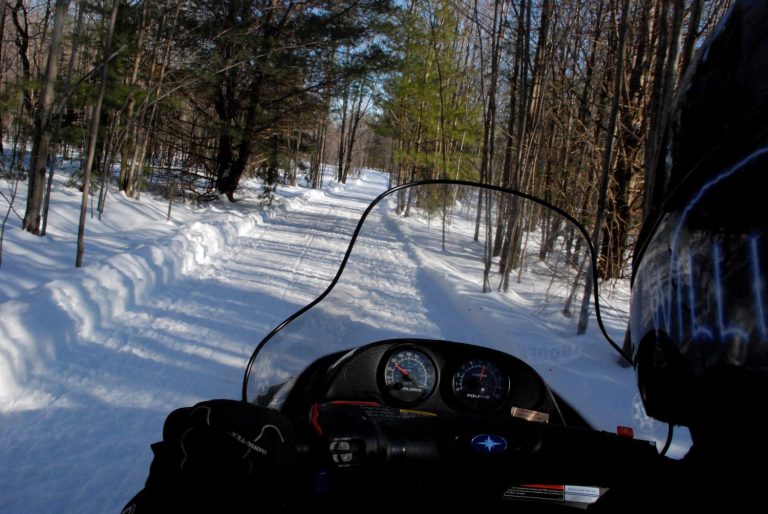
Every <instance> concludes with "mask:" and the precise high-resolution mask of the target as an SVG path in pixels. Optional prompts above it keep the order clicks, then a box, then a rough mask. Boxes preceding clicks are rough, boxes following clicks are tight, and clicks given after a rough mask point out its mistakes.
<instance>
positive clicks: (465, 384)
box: [452, 359, 507, 412]
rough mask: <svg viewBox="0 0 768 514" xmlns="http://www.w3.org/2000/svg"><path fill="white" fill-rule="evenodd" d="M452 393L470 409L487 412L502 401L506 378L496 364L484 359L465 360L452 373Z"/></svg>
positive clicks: (505, 388)
mask: <svg viewBox="0 0 768 514" xmlns="http://www.w3.org/2000/svg"><path fill="white" fill-rule="evenodd" d="M452 386H453V393H454V394H455V395H456V399H457V400H459V402H460V403H461V404H462V405H463V406H465V407H468V408H470V409H472V410H477V411H484V412H488V411H491V410H493V409H496V408H498V407H499V406H500V405H501V404H502V403H503V402H504V395H505V394H506V390H507V379H506V378H505V375H504V373H503V372H502V371H501V370H500V369H499V367H498V366H496V365H495V364H493V363H492V362H489V361H487V360H485V359H473V360H470V361H467V362H465V363H464V364H462V365H461V366H459V368H458V369H457V370H456V373H454V374H453V383H452Z"/></svg>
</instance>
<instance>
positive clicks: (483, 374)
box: [480, 366, 485, 379]
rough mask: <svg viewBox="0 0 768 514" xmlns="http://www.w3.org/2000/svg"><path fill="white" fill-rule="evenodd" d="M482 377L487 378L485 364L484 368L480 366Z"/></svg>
mask: <svg viewBox="0 0 768 514" xmlns="http://www.w3.org/2000/svg"><path fill="white" fill-rule="evenodd" d="M480 378H481V379H483V378H485V366H483V367H482V368H480Z"/></svg>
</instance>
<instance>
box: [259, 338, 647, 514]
mask: <svg viewBox="0 0 768 514" xmlns="http://www.w3.org/2000/svg"><path fill="white" fill-rule="evenodd" d="M289 387H290V389H291V392H290V393H289V394H288V397H287V398H286V399H285V402H284V403H283V404H282V408H281V410H282V411H283V413H285V414H287V415H288V416H289V417H291V418H292V419H294V420H296V421H297V422H298V423H297V426H298V427H299V429H300V431H301V430H303V431H304V433H303V436H304V437H303V438H302V440H303V441H305V445H304V447H303V449H302V450H301V452H302V454H303V456H304V457H305V458H306V459H308V462H307V465H306V466H305V467H306V469H311V470H313V473H315V475H314V476H313V477H311V479H310V480H309V481H310V482H311V483H312V484H313V485H312V488H313V489H314V492H315V493H317V494H316V495H315V496H313V497H312V502H311V503H312V504H313V505H317V504H318V498H319V499H320V500H321V501H320V503H322V500H323V499H325V501H327V502H328V503H327V504H326V505H325V506H326V507H328V508H332V509H334V510H335V511H340V512H346V511H347V510H345V509H350V510H349V511H356V510H357V509H360V508H363V507H365V508H366V509H367V510H368V511H371V512H379V510H376V508H377V507H376V506H377V505H378V506H382V505H385V503H380V502H385V500H386V498H387V497H388V496H389V495H391V494H393V491H397V495H398V497H399V498H400V499H401V500H402V501H405V502H407V504H408V505H410V506H413V507H417V506H418V508H435V507H436V506H439V505H444V506H446V508H452V507H455V505H456V502H459V503H461V502H466V501H471V502H472V504H473V505H475V506H478V507H479V508H480V510H481V511H482V510H483V509H485V508H490V509H497V508H498V507H499V506H500V505H501V506H502V507H503V506H506V507H503V508H502V509H501V511H505V510H507V508H509V509H513V510H516V511H518V512H529V511H534V512H542V511H543V512H549V511H551V510H555V511H560V510H562V509H566V510H568V509H571V508H576V509H583V508H585V507H587V506H589V505H592V504H593V503H595V502H597V500H598V499H599V498H600V496H601V495H603V494H604V493H605V492H606V491H607V490H608V489H610V488H611V487H613V486H615V485H617V484H624V483H627V482H631V481H632V480H633V476H634V473H637V472H642V470H644V469H648V468H649V467H650V466H653V465H654V464H655V463H656V461H657V459H658V453H657V452H656V449H655V446H654V445H653V444H651V443H648V442H646V441H640V440H634V439H632V438H628V437H622V436H620V435H618V434H615V433H607V432H599V431H595V430H593V429H591V428H590V427H589V426H588V424H587V423H586V422H585V421H584V420H583V419H582V418H581V417H580V416H579V415H578V414H577V413H576V412H575V411H574V410H573V409H571V408H570V407H569V406H568V405H567V404H566V403H565V402H562V400H561V399H560V398H559V397H558V396H557V395H556V394H555V393H554V392H552V391H551V390H550V389H549V387H548V386H547V384H546V382H545V381H544V380H543V379H542V378H541V376H540V375H539V374H538V373H537V372H536V371H535V370H534V369H533V368H531V367H530V366H529V365H527V364H526V363H524V362H523V361H521V360H519V359H517V358H515V357H513V356H510V355H507V354H505V353H502V352H499V351H496V350H492V349H488V348H483V347H477V346H474V345H469V344H461V343H454V342H447V341H435V340H424V339H398V340H387V341H381V342H377V343H374V344H369V345H366V346H363V347H360V348H356V349H354V350H350V351H348V352H339V353H336V354H332V355H328V356H326V357H324V358H321V359H320V360H318V361H316V362H315V363H314V364H312V365H311V366H310V367H309V368H307V369H306V370H305V371H304V372H303V373H302V374H301V375H300V376H299V377H297V379H296V380H295V381H292V383H291V384H290V385H289ZM273 392H274V391H273ZM513 504H514V505H515V507H513V506H512V505H513ZM521 504H522V508H521ZM384 510H387V509H386V508H385V509H384Z"/></svg>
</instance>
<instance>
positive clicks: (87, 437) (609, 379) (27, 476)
mask: <svg viewBox="0 0 768 514" xmlns="http://www.w3.org/2000/svg"><path fill="white" fill-rule="evenodd" d="M387 180H388V177H387V176H386V175H384V174H381V173H378V172H374V171H367V172H366V173H365V174H364V175H363V176H362V177H361V178H359V179H352V180H350V181H349V182H348V183H347V184H346V185H339V184H336V183H334V182H332V181H330V180H329V181H327V183H328V185H327V186H326V187H324V188H323V189H322V190H321V191H313V190H309V189H306V188H303V187H295V188H290V187H280V188H279V189H278V194H277V196H276V198H275V201H274V202H273V203H272V205H271V206H263V205H261V201H260V200H259V199H258V194H259V192H260V186H259V184H258V183H256V182H250V181H248V182H245V183H244V184H243V185H242V191H241V193H240V196H241V198H242V200H241V201H240V202H237V203H234V204H232V203H229V202H226V201H219V202H214V203H212V204H211V205H208V206H206V207H202V208H193V207H189V206H184V205H174V207H173V213H172V221H170V222H167V221H165V216H166V212H167V203H166V202H165V201H163V200H162V199H157V198H153V197H151V196H149V195H143V196H142V198H141V200H140V201H139V202H137V201H135V200H132V199H128V198H125V197H124V196H121V195H120V194H110V196H109V197H108V205H107V209H106V211H105V214H104V218H103V219H102V221H98V220H96V219H89V220H88V228H87V237H86V256H85V262H86V265H85V266H84V267H83V268H82V269H75V268H74V267H73V263H74V255H75V251H74V249H75V240H74V238H75V236H74V234H76V229H77V225H76V223H77V222H76V220H77V210H78V209H79V202H80V194H79V192H77V191H76V190H74V189H68V188H66V187H64V178H63V177H61V178H57V183H56V187H55V193H54V197H53V203H52V207H51V221H50V226H49V235H48V236H46V238H44V239H39V238H37V237H35V236H32V235H29V234H27V233H25V232H23V231H21V230H20V229H19V228H18V225H19V223H18V220H14V219H13V215H12V217H11V219H10V220H9V224H8V227H7V231H6V235H5V236H6V241H5V245H4V253H3V263H2V268H0V469H2V470H3V472H2V474H0V512H2V513H6V512H8V513H27V512H28V513H38V512H57V513H80V512H119V510H120V508H121V507H122V506H123V505H124V503H125V502H126V501H127V500H128V499H129V498H130V497H131V496H132V495H133V494H134V493H135V492H137V491H138V490H139V489H140V488H141V487H142V485H143V482H144V480H145V478H146V473H147V470H148V466H149V462H150V460H151V451H150V448H149V445H150V444H151V443H152V442H154V441H157V440H159V438H160V433H161V429H162V423H163V420H164V418H165V416H166V415H167V414H168V412H170V411H171V410H173V409H175V408H178V407H181V406H187V405H192V404H194V403H196V402H198V401H201V400H205V399H210V398H239V395H240V386H241V380H242V372H243V369H244V365H245V362H246V361H247V358H248V356H249V355H250V352H251V350H252V349H253V347H254V346H255V344H256V343H257V342H258V341H259V340H260V339H261V338H262V337H263V336H264V335H265V334H266V333H267V332H268V331H269V330H270V329H271V328H272V327H273V326H275V325H276V324H277V323H279V322H280V321H282V320H283V319H285V318H286V317H287V316H288V315H290V314H291V313H293V312H294V311H296V310H297V309H298V308H299V307H300V306H302V305H304V304H306V303H308V302H309V301H310V300H312V299H313V298H315V297H316V296H317V295H318V294H319V293H321V292H322V291H323V290H324V289H325V287H326V286H327V285H328V283H329V282H330V280H331V278H332V277H333V275H334V273H335V271H336V268H337V266H338V264H339V262H340V261H341V257H342V255H343V252H344V250H345V249H346V246H347V243H348V241H349V238H350V236H351V234H352V231H353V229H354V226H355V224H356V221H357V219H358V217H359V215H360V214H361V213H362V211H363V210H364V209H365V207H366V206H367V205H368V203H369V202H370V201H371V200H372V199H373V198H374V197H375V196H376V195H378V194H379V193H381V192H383V191H384V190H385V189H386V187H387ZM0 187H3V188H6V184H5V183H3V182H2V181H0ZM4 190H5V189H4ZM23 193H24V191H20V193H19V198H20V199H22V200H20V201H19V202H17V205H16V208H17V210H18V209H23V207H19V205H22V204H23V197H24V195H23ZM419 264H420V265H423V263H422V262H419ZM396 286H397V284H393V287H396ZM398 294H407V291H405V292H404V291H399V292H398ZM520 308H521V309H523V308H525V306H524V303H523V302H521V304H520ZM587 357H589V355H587V356H585V357H584V358H587ZM523 358H525V357H524V356H523ZM593 358H594V359H595V361H594V362H593V363H592V364H593V366H594V367H593V368H592V370H593V371H594V372H595V373H598V374H600V375H601V376H602V378H603V379H605V380H606V383H616V384H620V388H619V389H620V391H621V393H620V394H618V395H613V396H611V395H608V397H609V399H608V400H604V399H601V400H602V401H603V403H602V404H601V405H600V406H599V408H600V409H601V410H605V409H606V408H609V409H613V410H614V411H616V413H617V416H616V419H617V420H623V419H629V420H630V423H632V420H634V422H635V424H636V425H637V423H640V424H643V423H647V425H648V426H646V427H644V428H643V427H639V428H642V429H643V430H645V431H646V432H647V433H649V434H651V433H653V434H657V435H658V436H659V437H660V436H661V435H663V433H664V432H665V429H664V427H663V426H660V425H659V426H657V425H658V424H657V425H654V424H653V423H652V422H649V421H648V420H646V419H644V418H642V416H639V415H638V413H636V412H634V411H633V409H634V408H636V405H635V406H634V407H633V393H632V391H633V389H632V387H633V383H634V378H633V373H632V370H631V369H627V368H621V367H620V366H618V365H616V361H615V359H613V360H611V361H610V362H603V361H602V360H601V361H599V362H598V359H603V358H604V355H602V354H601V355H600V356H593ZM545 378H547V377H545ZM559 380H561V381H562V383H557V384H553V386H554V387H555V388H556V389H559V388H564V389H567V387H568V382H567V379H564V378H561V379H559ZM572 393H573V392H572ZM576 393H578V392H576ZM606 401H609V402H611V403H608V404H606V403H605V402H606ZM614 402H615V404H614ZM586 403H587V405H588V404H589V402H586ZM587 408H588V407H587ZM595 408H596V409H597V408H598V407H597V406H596V407H595ZM619 411H621V412H619ZM585 414H586V415H587V416H588V418H589V417H590V413H589V412H586V413H585ZM591 417H592V418H594V419H597V417H596V416H595V415H592V416H591ZM610 421H612V419H610V420H607V422H610ZM637 428H638V427H637V426H636V429H637ZM654 437H656V436H654ZM686 444H687V443H686V439H685V438H682V439H681V441H680V443H679V445H678V446H676V447H675V451H676V452H677V454H679V453H680V452H683V451H684V449H685V447H686Z"/></svg>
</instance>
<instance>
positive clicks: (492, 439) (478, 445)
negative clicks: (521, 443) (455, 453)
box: [471, 434, 507, 453]
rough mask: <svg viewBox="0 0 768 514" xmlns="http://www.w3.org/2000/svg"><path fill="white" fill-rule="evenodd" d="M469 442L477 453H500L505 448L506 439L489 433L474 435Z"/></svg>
mask: <svg viewBox="0 0 768 514" xmlns="http://www.w3.org/2000/svg"><path fill="white" fill-rule="evenodd" d="M471 444H472V449H473V450H475V451H476V452H479V453H501V452H503V451H504V450H506V449H507V441H506V439H504V438H503V437H500V436H497V435H491V434H480V435H476V436H475V437H473V438H472V443H471Z"/></svg>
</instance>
